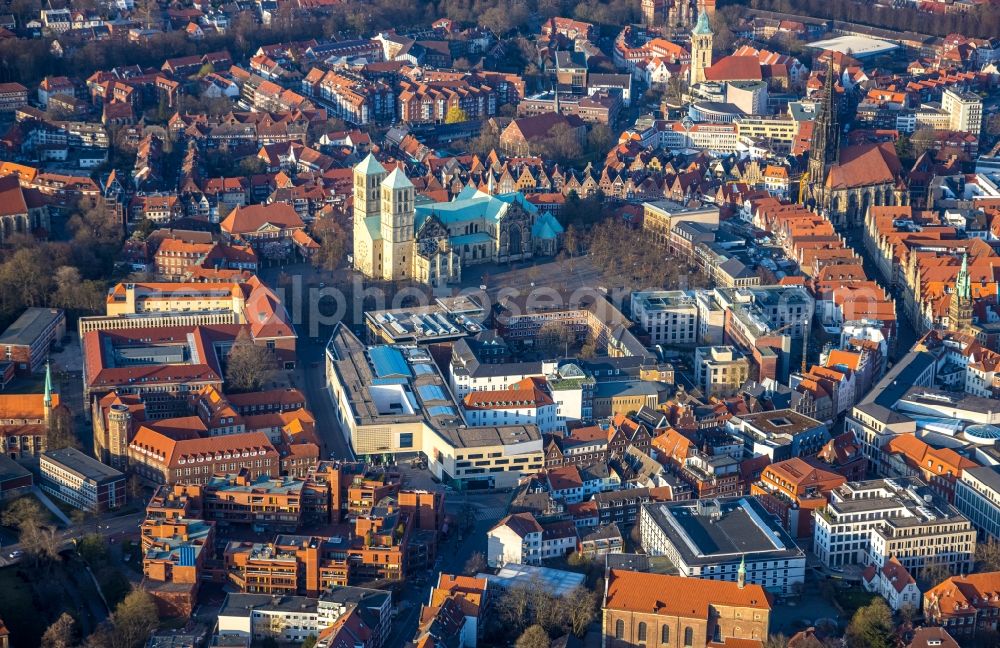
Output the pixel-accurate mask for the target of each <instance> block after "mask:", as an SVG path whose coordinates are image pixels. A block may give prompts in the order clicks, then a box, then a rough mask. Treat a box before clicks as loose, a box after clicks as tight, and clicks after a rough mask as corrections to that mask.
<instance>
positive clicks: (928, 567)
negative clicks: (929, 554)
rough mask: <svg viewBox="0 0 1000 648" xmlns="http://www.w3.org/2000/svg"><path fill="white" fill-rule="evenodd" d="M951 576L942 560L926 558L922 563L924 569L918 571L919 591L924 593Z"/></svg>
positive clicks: (950, 571) (949, 568)
mask: <svg viewBox="0 0 1000 648" xmlns="http://www.w3.org/2000/svg"><path fill="white" fill-rule="evenodd" d="M977 553H978V552H977ZM951 575H952V570H951V567H949V566H948V563H946V562H944V561H943V560H934V559H931V558H928V559H927V560H926V561H925V562H924V568H923V569H921V570H920V576H919V577H918V578H917V581H918V583H919V584H920V591H922V592H926V591H927V590H929V589H930V588H932V587H934V586H935V585H937V584H938V583H940V582H941V581H943V580H944V579H946V578H948V577H949V576H951Z"/></svg>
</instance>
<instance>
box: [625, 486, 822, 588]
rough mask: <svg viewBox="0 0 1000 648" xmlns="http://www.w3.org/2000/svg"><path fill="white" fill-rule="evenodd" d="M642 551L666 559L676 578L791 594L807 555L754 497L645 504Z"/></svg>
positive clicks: (800, 579) (641, 524) (801, 578)
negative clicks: (742, 580) (739, 583)
mask: <svg viewBox="0 0 1000 648" xmlns="http://www.w3.org/2000/svg"><path fill="white" fill-rule="evenodd" d="M639 534H640V537H641V543H642V548H643V549H644V550H645V551H646V553H647V554H649V555H651V556H666V557H667V558H669V559H670V562H671V563H673V565H674V566H675V567H677V569H678V571H679V573H680V575H681V576H689V577H694V578H706V579H711V580H723V581H734V582H735V581H738V579H739V578H740V574H741V573H742V574H743V575H744V576H745V579H746V582H747V583H753V584H755V585H760V586H761V587H762V588H764V589H765V590H767V591H769V592H774V593H776V594H779V595H780V594H790V593H791V592H792V591H793V589H794V588H795V586H796V584H797V583H802V582H804V580H805V568H806V555H805V552H804V551H802V549H800V548H799V547H798V545H796V544H795V541H794V540H793V539H792V537H791V536H790V535H789V534H788V532H787V531H785V529H784V528H782V526H781V522H780V521H779V520H778V519H777V518H776V517H775V516H774V515H772V514H771V513H769V512H768V511H767V509H765V508H764V507H763V506H762V505H761V504H760V502H758V501H757V499H756V498H753V497H725V498H716V499H711V500H694V501H684V502H650V503H647V504H644V505H643V506H642V509H641V512H640V514H639Z"/></svg>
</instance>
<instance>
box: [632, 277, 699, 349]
mask: <svg viewBox="0 0 1000 648" xmlns="http://www.w3.org/2000/svg"><path fill="white" fill-rule="evenodd" d="M632 319H633V320H635V321H636V322H637V323H638V324H639V326H641V327H642V329H643V330H644V331H646V333H647V334H649V338H650V341H651V343H652V344H662V345H675V344H686V345H692V344H697V343H698V342H699V338H698V307H697V304H696V303H695V300H694V297H692V296H691V295H689V294H687V293H686V292H684V291H683V290H645V291H636V292H633V293H632Z"/></svg>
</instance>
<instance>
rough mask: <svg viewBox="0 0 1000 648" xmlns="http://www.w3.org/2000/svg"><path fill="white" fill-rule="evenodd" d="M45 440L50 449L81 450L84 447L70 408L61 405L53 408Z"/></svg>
mask: <svg viewBox="0 0 1000 648" xmlns="http://www.w3.org/2000/svg"><path fill="white" fill-rule="evenodd" d="M45 442H46V445H47V447H48V449H49V450H62V449H63V448H74V449H76V450H80V449H82V448H83V446H82V445H81V444H80V438H79V437H78V436H76V432H75V431H74V429H73V413H72V412H70V410H69V409H68V408H66V407H62V406H60V407H56V408H55V409H53V410H52V416H51V417H50V418H49V429H48V436H47V438H46V441H45Z"/></svg>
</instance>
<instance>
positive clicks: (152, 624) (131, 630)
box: [111, 589, 159, 648]
mask: <svg viewBox="0 0 1000 648" xmlns="http://www.w3.org/2000/svg"><path fill="white" fill-rule="evenodd" d="M158 621H159V616H158V615H157V612H156V604H155V603H154V602H153V597H152V596H150V595H149V593H148V592H145V591H143V590H140V589H137V590H132V591H131V592H129V593H128V595H127V596H126V597H125V599H124V600H123V601H122V602H121V603H119V604H118V606H117V607H116V608H115V613H114V614H113V615H112V617H111V624H112V626H113V627H114V632H113V634H112V637H113V641H112V648H138V647H139V646H142V645H145V643H146V640H147V639H148V638H149V633H150V632H152V631H153V630H154V629H155V628H156V625H157V623H158Z"/></svg>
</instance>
